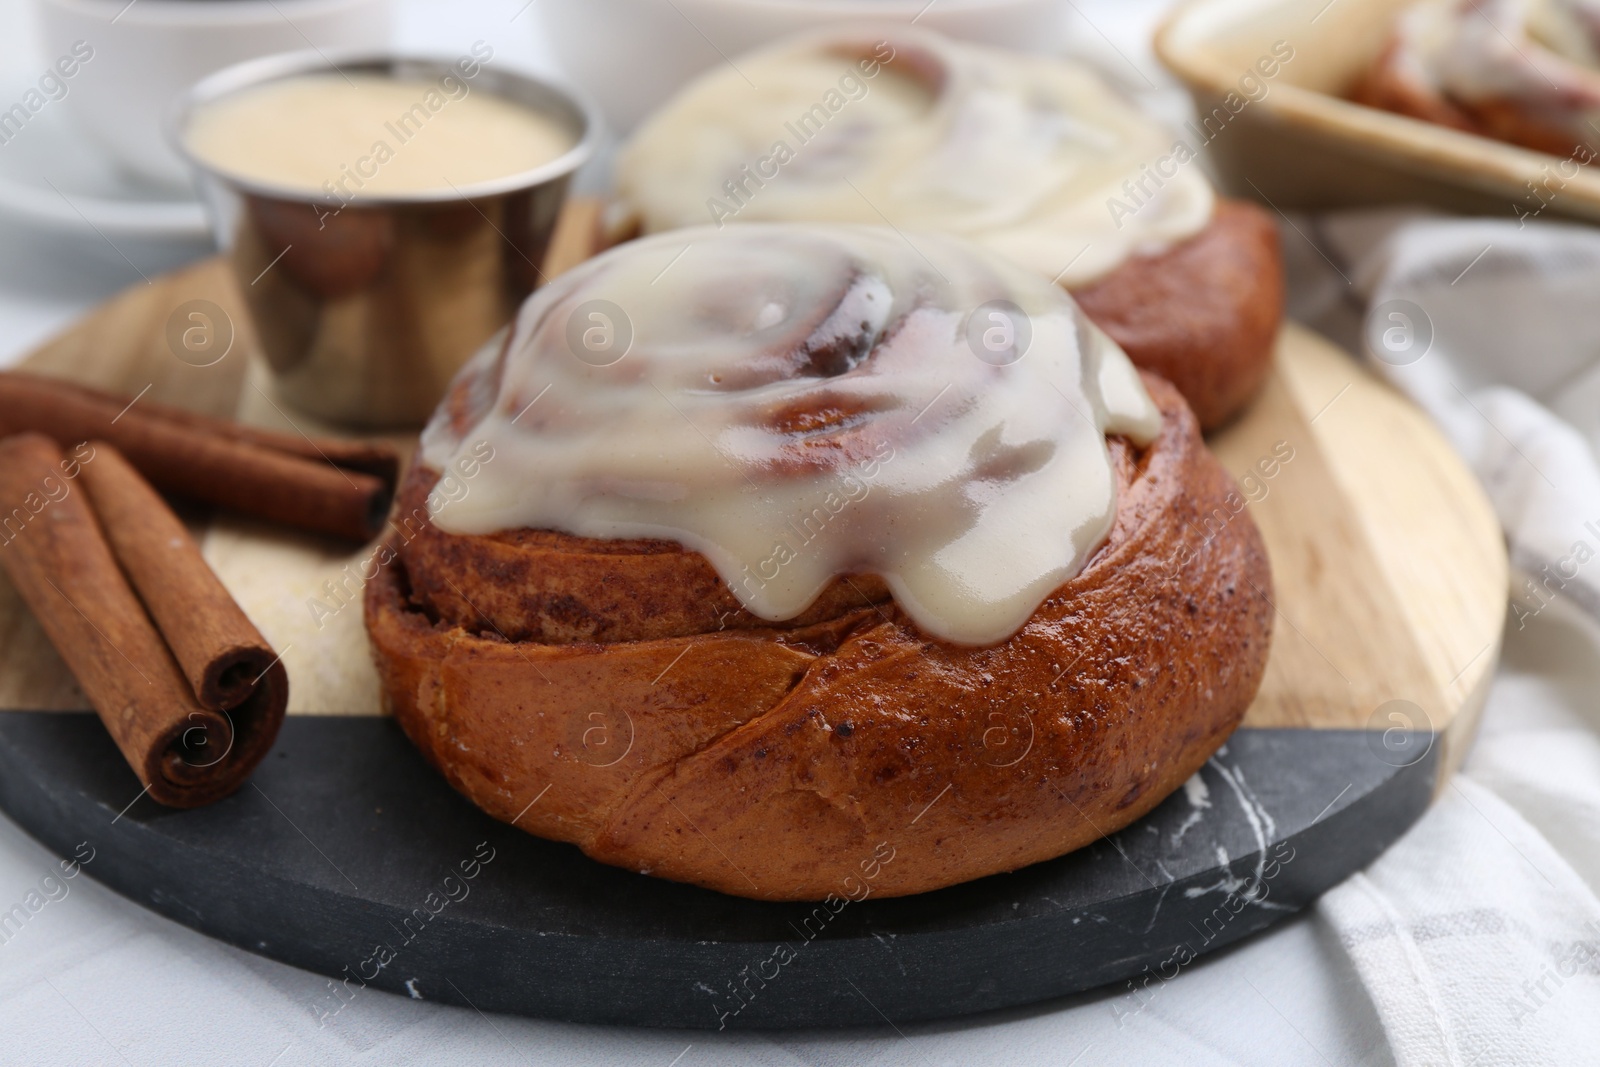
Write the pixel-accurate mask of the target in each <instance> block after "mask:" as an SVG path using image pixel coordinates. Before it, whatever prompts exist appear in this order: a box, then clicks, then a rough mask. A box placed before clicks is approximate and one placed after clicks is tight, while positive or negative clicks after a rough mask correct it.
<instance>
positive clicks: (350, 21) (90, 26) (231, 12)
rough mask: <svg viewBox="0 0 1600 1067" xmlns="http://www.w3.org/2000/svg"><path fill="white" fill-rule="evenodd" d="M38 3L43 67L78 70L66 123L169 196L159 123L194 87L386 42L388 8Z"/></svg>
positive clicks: (311, 0)
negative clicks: (241, 65)
mask: <svg viewBox="0 0 1600 1067" xmlns="http://www.w3.org/2000/svg"><path fill="white" fill-rule="evenodd" d="M37 2H38V4H39V23H40V30H41V33H42V35H43V38H44V45H45V47H46V49H47V50H48V51H47V53H46V55H47V57H48V58H49V60H50V61H51V62H54V61H55V60H56V59H57V58H58V57H63V56H70V57H73V59H75V60H77V62H76V64H75V66H76V70H75V73H74V74H73V76H72V78H71V81H70V91H69V92H68V93H67V95H66V96H65V98H64V99H63V104H64V106H65V107H66V108H67V109H68V110H69V111H70V112H71V114H72V116H73V118H74V120H75V121H76V122H77V124H78V125H79V126H80V127H82V128H83V130H84V131H85V132H86V133H88V134H89V135H90V136H91V137H93V138H94V139H95V140H96V141H98V142H99V143H100V144H101V145H102V146H103V147H104V148H105V149H106V150H107V152H108V153H109V154H110V155H111V156H112V158H113V159H115V160H116V162H117V163H118V164H120V165H121V166H122V167H123V168H125V169H126V170H127V171H128V172H130V173H131V174H133V175H135V176H137V177H138V178H141V179H144V180H146V181H148V182H152V183H155V184H157V185H163V186H168V187H173V188H180V187H184V186H187V185H188V182H189V173H188V168H187V167H185V166H184V163H183V161H182V160H181V159H180V158H179V157H178V155H177V154H176V153H175V152H174V151H173V150H172V147H171V146H170V145H169V144H168V143H167V141H166V139H165V138H164V137H163V136H162V128H161V127H162V120H163V118H164V116H165V114H166V111H167V108H168V106H169V105H170V104H171V102H172V100H173V99H174V98H175V97H177V96H178V95H179V94H180V93H182V92H183V91H184V90H186V89H188V88H189V87H190V86H191V85H193V84H194V83H195V82H197V81H199V80H200V79H201V78H203V77H205V76H206V75H208V74H210V73H212V72H213V71H216V70H220V69H222V68H223V67H226V66H230V65H232V64H234V63H238V62H240V61H242V60H246V59H253V58H255V57H257V56H263V55H268V54H270V53H274V52H287V51H299V50H301V49H305V48H320V49H334V48H339V49H350V48H360V49H366V50H373V49H381V48H386V47H388V46H389V44H390V37H391V35H392V32H393V14H392V8H393V5H392V0H133V2H129V0H37ZM79 42H82V43H81V44H79ZM75 45H76V46H77V49H76V51H75V50H74V46H75ZM85 52H88V53H89V57H88V58H87V60H85V59H84V58H83V55H84V53H85Z"/></svg>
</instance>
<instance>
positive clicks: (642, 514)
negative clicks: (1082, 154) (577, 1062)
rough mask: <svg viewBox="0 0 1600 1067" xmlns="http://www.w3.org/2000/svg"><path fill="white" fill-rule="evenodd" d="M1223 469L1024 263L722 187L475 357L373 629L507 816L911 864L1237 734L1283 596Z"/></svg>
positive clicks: (550, 290) (683, 854) (748, 858)
mask: <svg viewBox="0 0 1600 1067" xmlns="http://www.w3.org/2000/svg"><path fill="white" fill-rule="evenodd" d="M906 237H909V238H911V240H912V241H913V242H914V246H913V245H912V244H909V243H908V242H907V241H906V240H905V238H906ZM686 246H687V249H688V250H687V251H685V250H684V249H685V247H686ZM994 315H998V316H999V317H1000V319H1001V320H1003V322H1004V323H1005V324H1006V327H1007V328H1002V327H1001V326H1000V325H998V324H997V323H996V320H995V319H994V318H993V317H992V316H994ZM1230 500H1237V488H1236V487H1235V486H1234V484H1233V482H1232V479H1230V478H1229V477H1228V475H1227V474H1226V472H1225V471H1224V470H1223V469H1222V467H1221V465H1220V464H1219V463H1218V462H1217V460H1216V459H1215V458H1214V457H1213V456H1212V455H1211V453H1210V452H1209V451H1207V449H1206V447H1205V445H1204V444H1203V442H1202V440H1201V438H1200V434H1199V430H1198V427H1197V426H1196V423H1195V420H1194V417H1193V415H1192V414H1191V413H1190V412H1189V409H1188V407H1187V406H1186V405H1185V404H1184V402H1183V399H1182V398H1181V397H1180V396H1179V395H1178V394H1177V393H1176V392H1175V391H1174V390H1173V389H1172V387H1171V386H1169V385H1168V384H1167V383H1166V382H1164V381H1162V380H1161V379H1160V378H1158V377H1155V376H1154V375H1140V374H1139V373H1138V372H1136V371H1135V370H1134V368H1133V367H1132V365H1131V364H1130V363H1129V361H1128V359H1127V357H1126V356H1124V355H1123V353H1122V352H1121V351H1120V350H1119V349H1118V348H1117V347H1116V345H1115V344H1114V343H1113V342H1111V341H1110V339H1109V338H1107V337H1106V335H1105V334H1104V333H1103V332H1101V331H1100V330H1099V329H1097V328H1096V327H1095V326H1094V325H1093V324H1091V323H1090V322H1088V321H1087V319H1085V318H1084V317H1083V315H1082V314H1081V313H1080V312H1079V311H1078V309H1077V308H1076V307H1075V306H1074V305H1073V303H1072V300H1071V298H1070V297H1068V296H1067V294H1066V293H1064V292H1063V291H1062V290H1060V289H1059V288H1058V287H1056V286H1053V285H1051V284H1050V283H1049V282H1048V281H1047V280H1045V279H1042V278H1040V277H1038V276H1037V275H1036V274H1033V273H1032V272H1030V271H1028V270H1027V269H1026V268H1023V267H1021V266H1019V265H1016V264H1014V263H1011V262H1009V261H1007V260H1005V259H1004V258H1002V257H999V256H995V255H993V254H992V253H988V252H985V251H983V250H981V249H979V248H977V247H974V246H972V245H970V244H968V243H966V242H963V241H960V240H959V239H956V238H952V237H948V236H945V235H940V234H932V233H923V232H913V233H908V234H904V235H902V234H901V233H897V232H896V231H894V230H891V229H888V228H886V227H860V226H845V225H821V224H811V225H796V224H751V225H741V226H732V227H727V228H725V229H722V230H717V229H715V228H712V227H701V228H698V229H694V230H686V231H682V232H681V234H680V233H673V234H667V235H661V236H655V237H646V238H642V239H640V240H637V241H631V242H628V243H626V244H624V245H622V246H620V247H618V248H616V249H613V250H612V251H611V252H608V253H606V254H604V255H601V256H599V257H597V258H596V259H593V260H591V261H589V262H588V263H586V264H584V265H582V266H580V267H578V268H576V269H574V270H572V271H569V272H568V273H566V274H564V275H561V276H560V277H558V278H556V279H555V280H554V281H553V282H551V283H550V284H549V285H547V286H545V287H544V288H542V289H540V290H538V291H537V292H536V293H535V295H534V296H533V297H532V298H530V299H529V301H528V302H527V303H526V304H525V305H524V307H523V310H522V312H521V314H520V315H519V317H518V319H517V321H516V323H515V324H514V325H513V327H512V329H511V331H510V332H509V333H508V334H507V335H506V336H505V337H504V338H503V339H502V340H501V341H500V342H499V343H497V344H494V345H492V346H490V347H489V348H486V349H485V350H484V351H483V352H482V353H481V354H480V355H479V357H477V358H476V359H475V360H474V362H473V363H472V364H470V365H469V366H468V367H467V368H466V369H465V370H464V371H463V372H462V374H461V376H460V377H459V378H458V379H457V381H456V383H455V385H454V386H453V387H452V389H451V391H450V393H449V395H448V396H447V398H446V399H445V401H444V403H443V405H442V406H441V407H440V409H439V411H438V412H437V414H436V415H435V417H434V420H433V422H432V423H431V424H430V426H429V428H428V430H427V431H426V432H425V433H424V435H423V438H422V443H421V448H420V450H419V459H418V461H417V464H416V466H415V467H414V468H413V469H412V471H411V473H410V475H409V476H408V479H407V481H406V484H405V487H404V488H403V490H402V491H401V494H400V511H399V518H398V519H397V520H396V530H397V536H396V537H395V539H394V540H393V541H392V542H391V543H390V544H389V546H387V548H386V549H385V554H384V555H383V556H381V557H380V562H383V563H384V566H383V567H382V569H381V572H380V574H379V575H378V577H377V578H376V579H375V580H374V581H373V582H372V583H371V584H370V585H369V586H368V589H367V599H366V619H367V627H368V631H369V633H370V635H371V637H372V642H373V647H374V650H375V654H376V657H377V663H378V668H379V672H380V675H381V677H382V681H383V686H384V692H385V695H386V699H387V701H388V704H389V706H390V708H391V709H392V710H393V712H394V714H395V715H396V716H397V718H398V719H399V722H400V724H401V726H402V727H403V728H404V729H405V731H406V733H407V734H408V735H409V736H410V738H411V739H412V740H413V742H415V744H416V745H417V746H418V748H420V749H421V750H422V752H423V753H424V754H425V755H426V756H427V757H428V758H429V759H430V760H431V761H432V762H433V764H434V765H435V766H437V767H438V768H439V769H440V771H441V772H443V774H444V775H445V776H446V777H447V778H448V779H449V780H450V782H451V784H452V785H454V786H455V787H456V788H457V789H458V790H460V791H461V792H462V793H464V794H465V795H466V796H467V797H468V798H470V799H471V800H472V801H473V802H474V803H476V804H477V805H478V806H479V807H481V808H482V809H483V810H485V811H486V812H488V813H489V814H490V815H493V816H494V817H496V818H499V819H502V820H504V821H506V822H510V823H512V824H514V825H516V826H518V827H520V828H522V829H524V830H528V831H530V832H532V833H535V834H538V835H541V836H544V837H548V838H552V839H555V840H559V841H569V842H572V843H574V844H576V845H577V846H578V847H580V848H581V849H583V851H584V852H585V853H587V854H588V855H589V856H591V857H593V858H595V859H597V860H600V861H602V862H605V863H610V864H615V865H618V866H623V867H627V868H630V869H632V870H636V871H640V872H643V873H648V874H653V875H656V876H658V877H664V878H669V879H674V880H677V881H683V882H690V883H694V884H696V885H701V886H706V887H709V888H712V889H717V890H720V891H723V892H726V893H732V894H737V895H740V896H747V897H756V898H760V899H768V900H807V899H821V898H823V897H826V896H827V895H829V894H841V893H843V892H846V891H848V889H849V883H848V882H847V881H845V880H846V879H855V878H857V877H858V876H859V874H860V870H862V869H864V868H862V867H861V864H863V863H865V862H866V861H867V860H869V859H871V860H873V861H874V864H873V866H874V868H875V870H876V873H875V874H874V875H873V879H874V880H873V883H872V890H871V891H872V892H873V893H874V894H876V895H882V896H898V895H903V894H908V893H918V892H923V891H926V890H931V889H936V888H939V887H941V886H947V885H952V884H954V883H957V882H962V881H966V880H968V879H972V878H978V877H982V876H984V875H988V874H993V873H996V872H999V871H1007V870H1013V869H1015V868H1017V867H1021V866H1024V865H1026V864H1030V863H1036V862H1039V861H1041V860H1045V859H1049V858H1051V857H1054V856H1058V855H1061V854H1062V853H1064V852H1067V851H1070V850H1072V849H1074V848H1078V847H1080V846H1082V845H1085V844H1087V843H1089V842H1091V841H1093V840H1095V839H1096V838H1098V837H1099V836H1101V835H1102V834H1104V833H1108V832H1111V831H1113V830H1115V829H1118V828H1120V827H1122V826H1125V825H1127V824H1128V823H1130V822H1132V821H1133V820H1134V819H1137V818H1138V817H1139V816H1141V815H1142V814H1144V813H1145V812H1147V811H1149V810H1150V809H1151V808H1152V807H1154V806H1155V805H1156V804H1157V803H1158V802H1159V801H1160V800H1161V799H1162V798H1163V797H1165V796H1166V795H1168V794H1169V793H1171V792H1172V791H1173V790H1174V789H1176V788H1177V787H1178V786H1179V785H1180V784H1181V783H1182V782H1183V781H1184V780H1185V779H1186V778H1188V777H1189V776H1190V775H1191V774H1193V773H1194V772H1195V771H1196V770H1197V769H1198V768H1199V767H1200V766H1201V765H1202V764H1203V763H1204V762H1205V761H1206V759H1207V758H1209V756H1210V755H1211V754H1212V753H1213V752H1214V751H1216V749H1217V747H1218V746H1220V745H1221V744H1222V743H1223V742H1224V740H1226V738H1227V736H1228V735H1229V734H1230V733H1231V732H1232V730H1233V729H1234V727H1235V726H1237V725H1238V723H1239V720H1240V718H1241V717H1242V716H1243V714H1244V711H1245V709H1246V707H1247V706H1248V705H1249V703H1250V701H1251V699H1252V698H1253V697H1254V695H1255V692H1256V688H1257V686H1258V685H1259V684H1260V681H1261V678H1262V673H1263V671H1264V669H1265V664H1266V656H1267V646H1268V642H1269V639H1270V633H1271V625H1272V608H1271V606H1270V599H1269V598H1270V596H1271V572H1270V569H1269V567H1268V562H1267V559H1266V555H1265V552H1264V549H1263V545H1262V541H1261V537H1260V535H1259V533H1258V532H1257V530H1256V528H1255V526H1254V524H1253V523H1252V521H1251V519H1250V516H1249V514H1248V513H1247V512H1239V511H1237V510H1236V509H1233V508H1232V507H1231V506H1230V504H1229V501H1230Z"/></svg>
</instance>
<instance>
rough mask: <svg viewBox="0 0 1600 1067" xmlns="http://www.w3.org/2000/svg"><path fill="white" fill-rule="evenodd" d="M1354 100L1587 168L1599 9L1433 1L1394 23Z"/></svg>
mask: <svg viewBox="0 0 1600 1067" xmlns="http://www.w3.org/2000/svg"><path fill="white" fill-rule="evenodd" d="M1352 95H1353V97H1354V98H1355V99H1356V100H1357V101H1358V102H1360V103H1364V104H1368V105H1369V106H1372V107H1380V108H1384V109H1385V110H1389V111H1397V112H1400V113H1401V114H1405V115H1410V116H1412V117H1413V118H1420V119H1424V120H1426V121H1429V122H1435V123H1439V124H1441V125H1445V126H1451V127H1454V128H1456V129H1460V130H1466V131H1468V132H1471V133H1479V134H1483V135H1484V136H1487V137H1494V138H1497V139H1499V140H1503V141H1510V142H1511V143H1513V144H1519V145H1522V146H1523V147H1526V148H1534V149H1538V150H1540V151H1544V152H1551V153H1553V154H1555V155H1560V156H1570V155H1573V154H1574V153H1580V154H1584V155H1586V156H1587V158H1586V159H1585V162H1587V161H1588V159H1593V158H1594V156H1595V155H1596V153H1597V146H1600V127H1597V124H1600V2H1597V0H1426V2H1424V3H1419V4H1416V5H1414V6H1412V7H1410V8H1407V9H1406V10H1405V11H1404V12H1403V13H1402V14H1401V15H1400V17H1399V18H1398V19H1397V20H1396V21H1395V26H1394V31H1393V33H1392V35H1391V37H1390V39H1389V42H1388V44H1387V45H1386V46H1385V47H1384V50H1383V51H1382V53H1380V55H1379V56H1378V59H1377V61H1376V62H1375V63H1374V64H1373V66H1372V68H1371V70H1369V71H1368V72H1367V74H1366V75H1365V76H1364V77H1363V78H1362V80H1361V82H1360V83H1359V84H1358V85H1357V87H1356V90H1355V92H1354V93H1353V94H1352Z"/></svg>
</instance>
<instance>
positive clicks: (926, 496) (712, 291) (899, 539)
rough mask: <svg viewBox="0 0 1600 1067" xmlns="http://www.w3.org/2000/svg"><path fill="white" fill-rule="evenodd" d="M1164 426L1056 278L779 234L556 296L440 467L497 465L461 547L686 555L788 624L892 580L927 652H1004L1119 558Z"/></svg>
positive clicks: (936, 248) (464, 505) (597, 278)
mask: <svg viewBox="0 0 1600 1067" xmlns="http://www.w3.org/2000/svg"><path fill="white" fill-rule="evenodd" d="M1159 425H1160V415H1159V413H1158V412H1157V410H1156V409H1155V407H1154V405H1153V404H1152V402H1151V400H1150V398H1149V396H1148V394H1147V393H1146V392H1145V389H1144V387H1143V385H1142V384H1141V382H1140V381H1139V379H1138V376H1137V374H1136V373H1135V372H1134V370H1133V368H1132V366H1131V365H1130V364H1129V362H1128V360H1127V358H1126V357H1125V356H1124V355H1123V354H1122V352H1121V350H1120V349H1118V348H1117V347H1116V346H1115V345H1114V344H1113V343H1112V342H1111V341H1110V340H1109V339H1107V338H1106V337H1105V335H1104V334H1102V333H1101V332H1100V331H1099V330H1098V329H1097V328H1096V327H1094V326H1093V325H1092V324H1090V323H1089V322H1088V320H1087V319H1085V318H1084V316H1083V315H1082V314H1081V313H1080V312H1079V311H1078V309H1077V307H1076V306H1075V305H1074V304H1073V302H1072V300H1071V298H1070V297H1068V296H1067V295H1066V294H1065V293H1064V292H1062V291H1061V290H1060V289H1059V288H1057V287H1055V286H1053V285H1051V284H1050V283H1049V282H1048V281H1046V280H1044V279H1041V278H1039V277H1038V276H1037V275H1035V274H1033V273H1032V272H1030V271H1028V270H1026V269H1024V268H1022V267H1020V266H1017V265H1013V264H1012V263H1010V262H1008V261H1006V260H1004V259H1002V258H1000V257H997V256H993V255H990V254H988V253H986V252H984V251H981V250H979V249H977V248H975V247H973V246H971V245H968V244H966V243H964V242H962V241H959V240H957V239H954V238H950V237H944V236H935V235H928V234H901V233H898V232H896V231H894V230H890V229H887V228H879V227H857V226H810V227H798V226H788V225H771V224H769V225H750V226H739V227H730V228H727V229H723V230H717V229H715V228H710V227H707V228H702V229H698V230H691V231H683V232H678V233H673V234H668V235H660V236H657V237H651V238H646V239H643V240H640V241H635V242H631V243H629V244H627V245H624V246H621V247H620V248H617V249H614V250H613V251H611V252H609V253H606V254H605V255H602V256H600V257H597V258H596V259H594V260H591V261H590V262H588V263H586V264H584V265H583V266H581V267H579V268H577V269H576V270H574V271H572V272H570V273H569V274H566V275H563V276H562V277H561V278H558V279H557V280H556V281H554V282H553V283H551V284H550V285H548V286H546V287H545V288H543V289H541V290H540V291H539V292H537V293H536V294H535V295H534V296H533V297H532V298H530V299H529V301H528V302H527V303H526V304H525V305H524V307H523V309H522V311H521V313H520V314H519V316H518V318H517V320H516V322H515V323H514V324H513V326H512V328H511V329H510V332H509V333H508V334H507V335H506V336H505V337H504V338H503V339H500V340H498V341H497V342H495V343H493V344H491V345H490V346H489V347H487V348H486V349H485V350H484V351H483V352H481V353H480V354H479V356H478V357H476V358H475V359H474V360H473V362H472V363H471V364H469V365H468V366H467V367H466V368H465V369H464V370H463V372H462V374H461V376H460V377H459V378H458V379H457V382H456V384H455V385H454V386H453V387H452V390H451V394H450V396H449V398H448V399H447V401H446V403H445V405H444V406H443V407H442V408H441V409H440V413H439V414H438V415H437V416H436V417H435V420H434V422H433V423H432V425H430V427H429V428H428V430H427V431H426V433H425V434H424V436H423V447H422V459H423V462H424V463H425V464H426V465H427V466H428V467H431V468H432V469H434V470H437V471H449V470H452V469H455V468H456V467H457V465H458V464H460V463H461V462H463V461H464V460H465V459H467V458H469V457H470V458H474V459H476V460H481V461H482V462H481V473H479V474H478V475H477V477H476V478H475V479H474V480H473V481H472V483H471V485H470V487H469V488H468V489H467V491H466V492H465V493H464V494H462V495H461V496H460V497H459V499H455V500H451V501H441V502H440V503H441V504H442V506H440V507H437V508H436V509H435V512H434V515H433V520H434V523H435V524H436V525H437V526H439V527H440V528H441V529H443V530H445V531H447V532H450V533H457V534H488V533H496V532H499V531H504V530H515V529H549V530H558V531H563V532H566V533H571V534H575V535H578V536H583V537H592V538H613V539H615V538H663V539H668V540H673V541H676V542H678V543H680V544H683V545H685V546H687V547H689V548H691V549H693V550H695V551H697V552H699V553H701V554H702V555H704V556H705V557H706V559H707V560H709V561H710V563H711V564H712V566H713V567H714V568H715V569H716V571H717V572H718V574H719V575H720V576H721V577H722V579H723V581H724V582H726V583H727V585H728V587H729V589H730V590H731V591H732V592H733V594H734V595H735V596H736V597H737V598H738V600H739V601H740V603H741V604H742V605H743V606H744V607H745V608H747V609H748V610H749V611H750V612H752V613H753V614H755V615H757V616H760V617H761V618H764V619H769V620H774V621H776V620H781V619H789V618H793V617H795V616H797V615H799V614H800V613H801V612H803V611H804V610H805V608H806V607H807V606H808V605H809V604H810V603H811V602H812V601H813V600H814V599H815V598H816V597H817V596H818V594H819V593H820V592H821V591H822V590H823V589H824V588H825V587H827V586H828V585H829V584H830V583H832V582H833V581H834V580H835V579H836V578H837V577H838V576H840V575H850V574H875V575H880V576H881V577H882V578H883V580H884V582H885V583H886V584H887V585H888V587H889V589H890V590H891V591H892V592H893V595H894V597H895V600H896V601H897V602H898V603H899V604H900V606H901V607H902V608H903V609H904V610H905V611H906V612H907V614H908V615H909V616H910V617H911V619H912V620H913V621H914V622H915V623H916V625H917V626H918V627H919V628H920V629H922V630H923V631H924V632H925V633H927V634H929V635H931V636H933V637H936V638H940V639H943V640H947V641H951V642H955V643H959V644H972V645H986V644H993V643H995V642H998V641H1001V640H1004V639H1005V638H1007V637H1008V636H1010V635H1011V634H1012V633H1014V632H1015V631H1016V630H1017V629H1018V628H1019V627H1020V626H1021V625H1022V624H1023V623H1024V622H1025V621H1026V620H1027V619H1028V618H1029V616H1031V615H1032V614H1033V612H1034V610H1035V609H1036V608H1037V607H1038V605H1039V604H1040V603H1041V602H1042V601H1043V600H1044V598H1045V597H1046V596H1048V595H1049V594H1050V593H1051V592H1052V591H1053V590H1055V589H1056V588H1057V587H1059V586H1060V585H1061V584H1062V583H1063V582H1064V581H1066V580H1068V579H1070V578H1071V577H1072V576H1073V575H1075V574H1076V573H1078V571H1079V570H1080V569H1081V568H1082V567H1083V565H1084V562H1085V561H1086V560H1087V558H1088V557H1089V555H1090V554H1091V553H1092V552H1093V551H1094V550H1095V549H1096V548H1097V547H1098V546H1099V545H1100V544H1101V543H1102V542H1103V540H1104V539H1105V537H1106V535H1107V533H1108V532H1109V530H1110V527H1111V522H1112V519H1113V516H1114V513H1115V479H1114V477H1113V473H1112V467H1111V462H1110V459H1109V457H1108V453H1107V447H1106V435H1107V434H1121V435H1125V436H1128V437H1129V438H1130V439H1132V440H1134V441H1136V442H1138V443H1146V442H1148V441H1150V440H1151V439H1152V438H1153V437H1154V435H1155V433H1156V432H1157V430H1158V429H1159ZM484 456H489V457H491V458H489V459H487V460H484V459H483V457H484Z"/></svg>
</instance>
